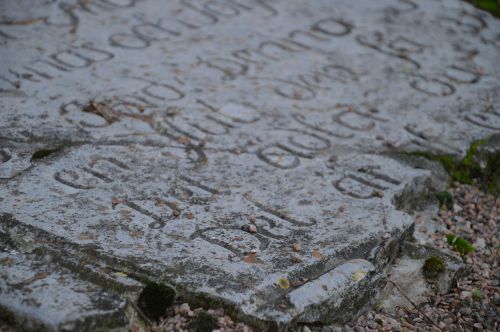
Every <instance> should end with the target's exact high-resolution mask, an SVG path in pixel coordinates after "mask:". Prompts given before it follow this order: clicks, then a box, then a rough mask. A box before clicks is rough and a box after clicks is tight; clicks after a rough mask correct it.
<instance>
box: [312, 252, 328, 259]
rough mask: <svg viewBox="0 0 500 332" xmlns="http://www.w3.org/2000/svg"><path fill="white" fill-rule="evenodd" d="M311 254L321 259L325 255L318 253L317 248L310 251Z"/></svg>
mask: <svg viewBox="0 0 500 332" xmlns="http://www.w3.org/2000/svg"><path fill="white" fill-rule="evenodd" d="M312 256H313V257H314V258H316V259H323V258H325V256H324V255H323V254H322V253H320V252H319V250H314V251H313V252H312Z"/></svg>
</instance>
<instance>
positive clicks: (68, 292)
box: [0, 249, 127, 331]
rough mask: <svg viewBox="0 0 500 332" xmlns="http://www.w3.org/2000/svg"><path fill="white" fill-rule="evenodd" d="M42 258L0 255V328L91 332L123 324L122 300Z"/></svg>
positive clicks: (18, 254)
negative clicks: (7, 325)
mask: <svg viewBox="0 0 500 332" xmlns="http://www.w3.org/2000/svg"><path fill="white" fill-rule="evenodd" d="M51 260H52V258H51V257H50V255H47V256H45V257H40V256H36V255H33V254H24V253H22V252H19V251H17V250H14V249H12V250H9V251H6V252H5V251H2V252H0V266H1V270H0V325H4V324H9V325H11V326H17V327H19V328H21V329H22V330H25V331H45V330H48V331H52V330H54V331H73V330H74V331H95V330H96V328H104V327H107V328H116V327H122V326H125V325H127V320H126V317H125V313H124V308H125V300H124V299H123V298H121V297H119V296H118V295H116V294H114V293H113V292H111V291H109V290H103V289H102V288H100V287H98V286H96V285H94V284H92V283H89V282H85V281H82V280H80V279H79V278H78V277H76V276H75V275H74V274H72V273H71V272H70V271H68V270H66V269H64V268H61V267H59V266H58V265H56V264H53V263H51Z"/></svg>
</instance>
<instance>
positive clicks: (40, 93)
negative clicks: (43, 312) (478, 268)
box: [0, 0, 500, 325]
mask: <svg viewBox="0 0 500 332" xmlns="http://www.w3.org/2000/svg"><path fill="white" fill-rule="evenodd" d="M0 12H1V20H0V42H1V44H2V46H1V48H0V56H1V65H0V96H1V99H0V112H1V117H0V179H1V180H0V184H1V187H0V216H1V215H3V217H2V218H4V219H5V218H14V220H15V221H16V223H18V224H19V225H26V226H30V227H33V229H37V230H39V231H40V232H42V233H43V234H46V236H47V237H49V238H50V237H52V236H53V237H54V238H57V239H59V240H63V241H66V242H67V243H68V244H71V245H73V246H77V247H81V248H85V249H86V250H87V249H88V248H92V250H93V254H95V255H96V256H97V257H99V258H101V259H103V260H105V261H106V262H108V264H110V265H111V266H112V267H113V266H114V265H113V264H115V266H114V268H115V269H117V270H122V271H126V272H127V273H134V271H135V272H137V271H140V274H141V275H142V276H145V277H146V278H149V279H151V280H155V281H159V282H162V283H171V284H173V285H175V286H176V288H177V289H178V290H179V291H180V292H181V293H183V294H191V295H192V296H195V297H196V296H197V297H204V298H210V299H216V300H220V301H223V302H224V303H226V304H227V305H229V306H233V307H234V308H237V310H238V312H239V313H240V314H241V315H242V317H246V318H247V319H249V320H253V321H254V322H262V323H266V322H274V324H275V323H278V324H280V325H281V324H282V325H287V324H291V323H296V322H317V321H345V320H347V319H349V317H351V316H352V315H353V314H355V313H356V311H357V310H358V309H359V308H360V307H361V306H362V305H363V303H364V302H366V299H367V298H369V297H370V296H371V295H372V294H373V293H374V292H376V290H377V285H378V283H379V282H380V274H379V272H380V271H381V270H382V269H383V268H384V267H385V266H386V265H387V264H388V263H389V262H390V261H391V259H392V258H393V256H394V255H395V254H396V251H397V247H398V243H399V241H400V240H401V239H402V238H403V237H405V236H407V235H408V234H409V233H411V226H412V217H411V216H410V215H409V214H408V213H406V212H404V211H402V210H400V209H399V208H400V207H401V206H402V205H404V203H402V202H401V201H402V200H404V199H410V198H411V197H416V196H418V195H419V194H422V193H424V192H425V191H426V190H429V186H430V184H432V181H431V172H430V171H428V170H425V169H417V168H413V167H411V166H408V165H407V164H403V163H401V162H399V161H397V160H395V159H393V158H392V157H390V156H389V155H388V154H386V153H385V152H388V151H405V152H407V151H415V150H418V151H431V152H436V153H448V154H455V155H461V154H463V153H464V151H465V150H466V149H467V147H468V146H469V144H470V143H471V142H472V141H473V140H475V139H478V138H482V137H485V136H487V135H490V134H493V133H495V132H499V131H500V111H499V109H500V94H498V91H500V80H499V78H500V67H499V66H498V60H499V50H500V22H499V21H498V20H495V19H494V18H492V17H491V16H489V15H488V14H486V13H484V12H479V11H477V10H475V9H474V8H473V7H471V6H470V5H468V4H466V3H465V2H461V1H454V0H449V1H447V0H443V1H418V2H417V1H410V0H399V1H396V0H390V1H376V2H373V1H356V2H353V1H347V0H346V1H335V2H331V1H327V0H324V1H314V2H304V1H290V0H287V1H264V0H251V1H242V0H206V1H205V0H199V1H197V0H178V1H169V2H165V1H160V0H95V1H83V0H81V1H64V2H40V3H38V2H36V1H15V2H14V1H10V2H2V3H1V4H0ZM9 220H10V219H9ZM9 225H11V226H12V223H9ZM9 227H10V226H9ZM12 227H15V226H12ZM61 252H63V251H62V249H61ZM0 305H3V304H2V303H0Z"/></svg>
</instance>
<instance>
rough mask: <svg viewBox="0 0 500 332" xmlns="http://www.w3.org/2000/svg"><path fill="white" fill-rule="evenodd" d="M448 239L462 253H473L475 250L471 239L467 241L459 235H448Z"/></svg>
mask: <svg viewBox="0 0 500 332" xmlns="http://www.w3.org/2000/svg"><path fill="white" fill-rule="evenodd" d="M446 241H447V242H448V244H449V245H450V246H452V247H453V249H455V251H457V252H458V253H459V254H460V255H467V254H468V253H471V252H473V251H474V250H475V249H474V246H472V244H471V243H470V242H469V241H467V240H465V239H463V238H461V237H459V236H455V235H447V236H446Z"/></svg>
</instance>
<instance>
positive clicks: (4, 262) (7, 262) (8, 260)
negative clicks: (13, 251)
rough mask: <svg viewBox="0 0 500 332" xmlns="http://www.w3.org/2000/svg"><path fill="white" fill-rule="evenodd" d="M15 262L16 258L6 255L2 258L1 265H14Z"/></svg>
mask: <svg viewBox="0 0 500 332" xmlns="http://www.w3.org/2000/svg"><path fill="white" fill-rule="evenodd" d="M12 264H14V260H13V259H12V258H10V257H4V258H2V259H0V265H12Z"/></svg>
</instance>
